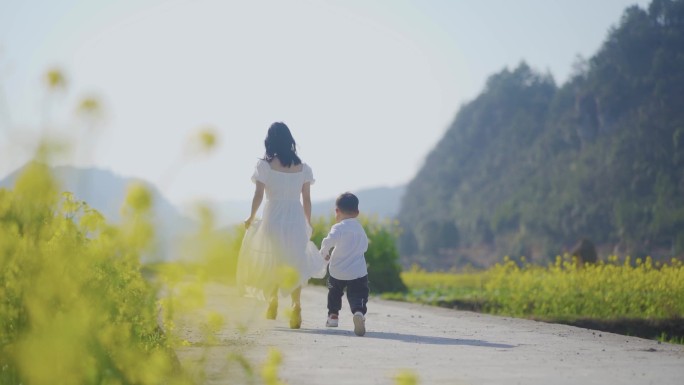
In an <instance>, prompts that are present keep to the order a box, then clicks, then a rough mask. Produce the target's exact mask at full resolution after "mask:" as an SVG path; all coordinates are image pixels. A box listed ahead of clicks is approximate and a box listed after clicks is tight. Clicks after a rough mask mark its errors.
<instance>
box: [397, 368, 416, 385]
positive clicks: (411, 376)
mask: <svg viewBox="0 0 684 385" xmlns="http://www.w3.org/2000/svg"><path fill="white" fill-rule="evenodd" d="M394 381H395V384H396V385H418V376H417V375H416V374H415V373H414V372H413V371H411V370H408V369H406V370H402V371H401V372H399V373H398V374H397V375H396V376H395V377H394Z"/></svg>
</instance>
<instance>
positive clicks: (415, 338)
mask: <svg viewBox="0 0 684 385" xmlns="http://www.w3.org/2000/svg"><path fill="white" fill-rule="evenodd" d="M274 330H275V331H281V332H293V333H304V334H320V335H331V336H350V335H351V336H354V333H353V332H352V331H349V330H340V329H288V328H282V327H277V328H275V329H274ZM354 337H355V336H354ZM363 338H377V339H381V340H394V341H402V342H408V343H414V344H431V345H461V346H479V347H483V348H499V349H511V348H516V347H517V346H516V345H508V344H496V343H491V342H487V341H482V340H466V339H459V338H447V337H434V336H419V335H415V334H401V333H387V332H374V331H369V332H366V335H365V336H364V337H363Z"/></svg>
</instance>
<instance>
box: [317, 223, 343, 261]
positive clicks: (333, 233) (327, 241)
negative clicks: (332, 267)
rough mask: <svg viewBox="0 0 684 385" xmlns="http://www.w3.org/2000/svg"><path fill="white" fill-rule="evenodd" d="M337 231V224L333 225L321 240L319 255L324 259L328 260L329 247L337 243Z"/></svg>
mask: <svg viewBox="0 0 684 385" xmlns="http://www.w3.org/2000/svg"><path fill="white" fill-rule="evenodd" d="M338 235H339V234H338V231H337V225H335V226H333V227H332V228H331V229H330V232H329V233H328V236H327V237H325V238H323V240H322V241H321V251H320V253H321V257H323V259H325V260H326V261H328V260H330V249H332V248H333V247H335V245H336V244H337V240H338V238H339V237H338Z"/></svg>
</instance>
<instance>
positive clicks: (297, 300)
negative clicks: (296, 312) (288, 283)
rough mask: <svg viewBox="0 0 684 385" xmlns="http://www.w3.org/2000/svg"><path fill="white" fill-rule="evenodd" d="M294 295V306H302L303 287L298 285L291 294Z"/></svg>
mask: <svg viewBox="0 0 684 385" xmlns="http://www.w3.org/2000/svg"><path fill="white" fill-rule="evenodd" d="M290 296H291V297H292V307H300V308H301V307H302V301H301V296H302V287H301V286H298V287H297V288H296V289H294V291H293V292H292V294H291V295H290Z"/></svg>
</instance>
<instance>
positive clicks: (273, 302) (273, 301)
mask: <svg viewBox="0 0 684 385" xmlns="http://www.w3.org/2000/svg"><path fill="white" fill-rule="evenodd" d="M277 315H278V288H276V289H275V290H273V292H272V293H271V298H270V299H269V301H268V309H267V310H266V319H276V316H277Z"/></svg>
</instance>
